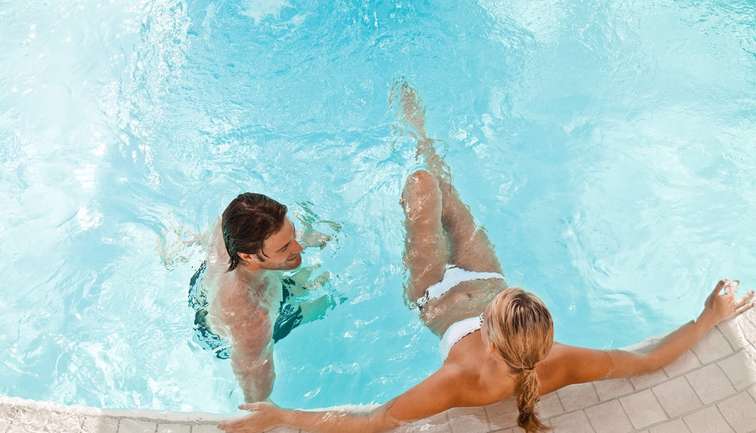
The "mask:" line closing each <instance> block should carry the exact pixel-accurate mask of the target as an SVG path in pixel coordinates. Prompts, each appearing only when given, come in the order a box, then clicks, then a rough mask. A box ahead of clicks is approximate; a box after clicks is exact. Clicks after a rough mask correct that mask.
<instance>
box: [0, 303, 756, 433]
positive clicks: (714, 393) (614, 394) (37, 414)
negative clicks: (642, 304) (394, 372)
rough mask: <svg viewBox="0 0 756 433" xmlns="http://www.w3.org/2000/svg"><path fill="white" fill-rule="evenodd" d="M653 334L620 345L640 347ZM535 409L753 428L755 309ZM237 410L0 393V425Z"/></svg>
mask: <svg viewBox="0 0 756 433" xmlns="http://www.w3.org/2000/svg"><path fill="white" fill-rule="evenodd" d="M656 342H658V339H648V340H645V341H643V342H641V343H639V344H637V345H634V346H632V347H630V349H633V350H639V351H643V350H647V349H648V348H650V347H653V345H654V344H655V343H656ZM537 410H538V411H539V413H540V415H541V418H542V419H543V420H544V421H545V423H546V424H547V425H549V426H550V427H552V429H553V430H552V431H553V432H555V433H631V432H637V433H719V432H722V433H734V432H736V433H753V432H756V312H755V311H754V310H750V311H748V312H746V313H745V314H743V315H741V316H739V317H737V318H735V319H732V320H730V321H727V322H724V323H721V324H720V325H718V326H717V327H716V328H714V329H713V330H712V331H711V332H709V333H708V334H707V335H706V336H705V337H704V338H703V339H702V340H701V341H700V342H699V343H698V344H696V345H695V346H694V347H693V348H692V349H691V350H689V351H687V352H686V353H685V354H684V355H683V356H681V357H680V358H679V359H678V360H676V361H675V362H673V363H672V364H670V365H668V366H666V367H665V368H663V369H661V370H659V371H657V372H654V373H651V374H647V375H643V376H637V377H633V378H629V379H616V380H605V381H597V382H589V383H584V384H579V385H571V386H568V387H565V388H562V389H560V390H558V391H556V392H553V393H551V394H548V395H545V396H543V397H542V398H541V401H540V403H539V405H538V408H537ZM240 415H242V414H241V413H235V414H214V413H203V412H174V411H159V410H147V409H139V410H129V409H100V408H95V407H89V406H79V405H72V406H67V405H62V404H58V403H53V402H47V401H34V400H27V399H23V398H17V397H8V396H0V433H36V432H42V431H44V432H55V433H68V432H71V433H217V432H219V430H217V429H216V427H215V425H216V423H217V422H218V421H220V420H223V419H229V418H233V417H236V416H240ZM515 419H516V408H515V404H514V401H513V400H512V399H507V400H505V401H503V402H500V403H496V404H493V405H490V406H486V407H472V408H455V409H451V410H449V411H447V412H444V413H442V414H439V415H436V416H434V417H431V418H428V419H425V420H421V421H418V422H415V423H413V424H410V425H407V426H403V427H401V428H399V429H397V430H396V431H398V432H424V433H494V432H495V433H517V432H522V430H521V429H519V428H518V427H516V421H515ZM274 431H275V432H277V433H287V432H296V430H293V429H288V428H279V429H275V430H274Z"/></svg>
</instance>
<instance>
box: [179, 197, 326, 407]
mask: <svg viewBox="0 0 756 433" xmlns="http://www.w3.org/2000/svg"><path fill="white" fill-rule="evenodd" d="M296 234H297V233H296V229H295V227H294V224H293V223H292V222H291V220H290V219H289V218H288V217H287V208H286V206H284V205H283V204H281V203H279V202H277V201H275V200H273V199H272V198H270V197H267V196H265V195H263V194H255V193H249V192H247V193H244V194H241V195H239V196H238V197H236V198H235V199H234V200H232V201H231V203H230V204H229V205H228V207H226V210H225V211H224V212H223V215H222V217H221V220H220V221H219V223H218V224H217V225H216V227H215V228H214V229H213V231H212V234H211V238H210V242H209V251H208V258H207V260H206V261H205V262H204V263H203V264H202V266H200V268H199V269H198V270H197V272H196V273H195V274H194V276H193V277H192V279H191V282H190V291H189V303H190V305H191V306H192V307H193V308H194V309H195V310H196V315H195V340H196V341H197V342H198V343H199V344H200V345H202V346H203V347H204V348H205V349H208V350H211V351H213V352H215V354H216V356H217V357H218V358H223V359H225V358H229V357H230V358H231V366H232V368H233V371H234V373H235V374H236V377H237V379H238V381H239V384H240V386H241V388H242V391H243V392H244V399H245V400H246V401H247V402H255V401H262V400H266V399H267V398H268V397H269V396H270V393H271V390H272V388H273V382H274V379H275V369H274V366H273V344H274V343H275V342H277V341H279V340H280V339H282V338H284V337H285V336H286V335H288V334H289V332H291V330H292V329H294V328H295V327H297V326H298V325H300V324H302V323H305V322H308V321H311V320H315V319H319V318H322V317H323V315H324V314H325V311H326V310H327V309H328V308H329V307H332V306H333V305H334V304H333V302H332V300H331V297H330V296H322V297H320V298H318V299H315V300H313V301H309V302H304V303H297V302H296V301H295V298H296V297H298V296H300V295H303V294H304V290H305V289H307V288H311V287H313V286H317V285H322V284H323V283H324V282H325V280H326V279H327V277H328V274H327V273H325V274H323V275H321V277H320V278H316V279H315V280H314V281H308V280H309V277H310V274H311V273H312V268H303V269H299V271H297V272H295V273H293V274H291V275H287V273H286V271H293V270H295V269H298V268H300V265H301V264H302V251H303V250H304V248H306V247H314V246H319V247H321V248H322V247H323V246H324V245H325V242H327V240H328V238H327V236H325V235H323V234H321V233H318V232H315V231H314V230H311V229H309V230H306V231H305V233H304V234H303V235H302V237H301V239H299V240H298V239H297V236H296Z"/></svg>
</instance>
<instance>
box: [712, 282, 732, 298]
mask: <svg viewBox="0 0 756 433" xmlns="http://www.w3.org/2000/svg"><path fill="white" fill-rule="evenodd" d="M729 281H730V280H719V282H718V283H717V285H716V286H714V290H712V292H711V295H709V296H710V297H711V296H717V295H719V292H721V291H722V288H723V287H724V286H725V284H727V283H728V282H729Z"/></svg>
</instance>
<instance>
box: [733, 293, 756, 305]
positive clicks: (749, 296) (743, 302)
mask: <svg viewBox="0 0 756 433" xmlns="http://www.w3.org/2000/svg"><path fill="white" fill-rule="evenodd" d="M753 295H754V292H753V290H751V291H749V292H748V294H747V295H745V296H743V299H741V300H740V301H739V302H738V303H736V304H735V309H738V308H740V307H742V306H744V305H746V304H748V303H750V302H751V301H752V300H753Z"/></svg>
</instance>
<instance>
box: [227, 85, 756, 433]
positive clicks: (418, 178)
mask: <svg viewBox="0 0 756 433" xmlns="http://www.w3.org/2000/svg"><path fill="white" fill-rule="evenodd" d="M399 91H400V97H401V104H402V108H403V110H404V116H405V119H406V121H407V122H408V123H409V124H410V125H412V126H413V127H414V129H415V132H416V134H417V136H416V138H417V150H418V153H419V154H420V155H422V156H423V157H424V158H425V161H426V163H427V166H428V170H427V171H425V170H423V171H417V172H415V173H413V174H412V175H411V176H410V177H409V179H408V180H407V183H406V186H405V188H404V192H403V194H402V200H401V203H402V206H403V207H404V212H405V216H406V226H407V239H406V250H405V262H406V265H407V268H408V269H409V273H410V281H409V284H408V285H407V287H406V289H405V295H406V296H407V297H408V298H409V299H410V300H411V301H412V302H413V303H414V304H415V305H417V307H418V309H419V311H420V317H421V318H422V320H423V321H424V322H425V324H426V325H427V326H428V328H430V330H431V331H432V332H433V333H434V334H436V335H438V336H440V337H441V350H442V353H443V354H444V356H445V357H446V359H445V361H444V364H443V365H442V366H441V368H440V369H439V370H438V371H436V372H435V373H433V374H432V375H430V376H429V377H428V378H426V379H425V380H424V381H422V382H421V383H420V384H418V385H416V386H415V387H413V388H411V389H409V390H408V391H407V392H405V393H403V394H401V395H400V396H398V397H396V398H395V399H393V400H391V401H390V402H388V403H386V404H384V405H382V406H380V407H378V408H376V409H374V410H372V411H370V412H368V413H357V412H350V411H346V410H328V411H317V412H315V411H312V412H311V411H296V410H286V409H283V408H279V407H277V406H275V405H273V404H271V403H254V404H245V405H242V406H241V408H242V409H246V410H248V411H250V412H251V414H250V415H248V416H246V417H244V418H241V419H238V420H235V421H229V422H224V423H221V425H220V428H221V429H222V430H224V431H226V432H228V433H256V432H263V431H266V430H268V429H270V428H272V427H275V426H282V425H288V426H291V427H294V428H298V429H301V430H303V431H307V432H313V433H350V432H355V433H377V432H382V431H387V430H390V429H392V428H395V427H398V426H400V425H402V424H405V423H409V422H412V421H416V420H419V419H422V418H426V417H430V416H432V415H435V414H437V413H440V412H443V411H445V410H447V409H450V408H453V407H465V406H484V405H488V404H492V403H496V402H498V401H501V400H504V399H506V398H508V397H510V396H516V399H517V407H518V410H519V416H518V419H517V423H518V424H519V426H520V427H522V428H523V429H524V430H525V431H526V432H528V433H533V432H537V431H539V430H543V429H544V425H543V424H542V423H541V422H540V421H539V419H538V417H537V415H536V413H535V410H534V409H535V404H536V402H537V401H538V397H539V396H540V395H543V394H547V393H550V392H552V391H555V390H557V389H559V388H562V387H564V386H567V385H571V384H575V383H582V382H589V381H594V380H601V379H612V378H621V377H628V376H634V375H639V374H644V373H649V372H652V371H654V370H657V369H659V368H662V367H663V366H665V365H667V364H669V363H670V362H672V361H674V360H675V359H677V358H678V357H679V356H680V355H682V354H683V353H684V352H685V351H686V350H688V349H689V348H690V347H691V346H693V345H694V344H695V343H696V342H698V341H699V340H700V339H701V338H702V337H703V336H704V335H706V334H707V333H708V332H709V331H710V330H711V329H712V328H713V327H714V326H715V325H717V324H718V323H719V322H721V321H723V320H726V319H728V318H731V317H734V316H736V315H738V314H740V313H742V312H744V311H746V310H748V309H749V308H751V307H752V306H753V304H752V302H751V300H752V299H753V291H751V292H749V293H748V295H747V296H745V297H744V298H743V299H741V300H740V301H737V300H736V298H735V292H736V290H737V289H738V282H737V281H730V280H723V281H719V283H717V285H716V287H715V288H714V290H713V292H712V293H711V294H710V295H709V297H708V298H707V299H706V304H705V306H704V309H703V312H702V313H701V314H700V315H699V316H698V318H697V319H696V320H695V321H692V322H689V323H687V324H685V325H683V326H682V327H680V328H679V329H677V330H676V331H674V332H672V333H671V334H669V335H667V336H666V337H665V338H664V339H663V340H662V341H661V342H660V343H659V344H658V345H657V346H656V347H655V348H654V349H653V350H652V351H650V352H648V353H634V352H628V351H623V350H609V351H604V350H593V349H586V348H580V347H571V346H567V345H563V344H559V343H556V342H554V325H553V322H552V319H551V315H550V314H549V311H548V310H547V309H546V306H545V305H544V304H543V302H542V301H541V300H540V299H538V298H537V297H536V296H535V295H533V294H532V293H528V292H526V291H524V290H521V289H516V288H507V286H506V283H505V282H504V277H503V276H502V274H501V272H502V271H501V265H500V264H499V261H498V259H497V258H496V255H495V254H494V251H493V247H492V245H491V243H490V242H489V240H488V238H487V236H486V234H485V232H484V231H482V230H480V229H479V228H478V227H477V226H476V225H475V223H474V221H473V217H472V215H471V214H470V211H469V209H468V208H467V206H465V204H464V203H463V202H462V201H461V200H460V198H459V195H458V193H457V191H456V189H455V188H454V186H453V185H452V184H451V181H450V176H449V174H448V173H449V171H448V169H447V167H446V166H445V164H444V162H443V160H442V159H441V158H440V157H439V156H438V154H437V153H436V151H435V149H434V148H433V142H432V140H430V139H429V138H428V137H427V134H426V131H425V119H424V110H423V108H422V106H421V105H420V101H419V100H418V98H417V96H416V94H415V91H414V90H413V89H412V88H411V87H409V86H408V85H407V84H401V85H400V86H399Z"/></svg>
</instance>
